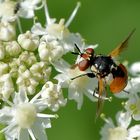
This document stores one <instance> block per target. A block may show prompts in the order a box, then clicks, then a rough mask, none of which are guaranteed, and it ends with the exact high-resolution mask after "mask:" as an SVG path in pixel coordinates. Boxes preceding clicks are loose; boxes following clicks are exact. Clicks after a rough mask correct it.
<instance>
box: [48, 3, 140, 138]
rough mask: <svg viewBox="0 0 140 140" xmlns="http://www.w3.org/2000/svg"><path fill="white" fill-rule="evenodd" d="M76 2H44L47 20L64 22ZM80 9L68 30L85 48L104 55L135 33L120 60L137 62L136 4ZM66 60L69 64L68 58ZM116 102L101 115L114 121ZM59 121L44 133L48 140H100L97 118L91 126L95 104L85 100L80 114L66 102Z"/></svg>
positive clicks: (139, 10) (139, 8)
mask: <svg viewBox="0 0 140 140" xmlns="http://www.w3.org/2000/svg"><path fill="white" fill-rule="evenodd" d="M76 3H77V1H76V0H48V7H49V12H50V16H51V17H56V18H57V20H58V21H59V19H60V18H65V19H66V20H67V19H68V17H69V15H70V14H71V12H72V10H73V9H74V7H75V5H76ZM81 3H82V6H81V8H80V9H79V11H78V14H77V16H76V18H75V19H74V21H73V22H72V24H71V25H70V27H69V29H70V31H71V32H79V33H80V34H81V35H82V36H83V38H85V40H86V43H88V44H96V43H97V44H99V47H98V48H97V49H96V53H102V54H108V53H109V52H110V51H111V50H112V49H113V48H114V47H116V45H118V44H119V43H120V42H121V41H122V40H123V39H125V37H126V36H127V35H128V34H129V32H130V31H131V30H132V29H134V28H136V32H135V34H134V35H133V37H132V38H131V40H130V42H129V47H128V49H127V50H126V51H125V52H124V53H123V55H121V58H120V59H121V60H128V61H129V62H130V64H131V63H133V62H135V61H139V60H140V39H139V38H140V0H116V1H114V0H105V1H102V0H81ZM68 57H69V59H71V61H72V62H73V58H71V55H68ZM122 101H123V100H121V101H120V99H118V98H115V97H114V98H113V101H112V102H111V103H110V102H106V103H105V106H104V110H103V112H104V113H105V114H106V116H110V117H112V118H115V114H116V113H117V112H118V111H119V110H122V108H123V107H122V106H121V102H122ZM58 114H59V119H57V120H53V122H52V128H51V129H47V134H48V138H49V140H100V134H99V133H100V129H101V127H102V126H103V124H104V122H103V121H102V120H101V119H100V118H99V119H98V120H97V121H96V122H95V114H96V103H93V102H91V101H90V100H89V99H87V98H86V97H85V98H84V104H83V106H82V109H81V110H77V108H76V103H75V102H74V101H69V102H68V104H67V106H66V107H64V108H61V109H60V110H59V112H58Z"/></svg>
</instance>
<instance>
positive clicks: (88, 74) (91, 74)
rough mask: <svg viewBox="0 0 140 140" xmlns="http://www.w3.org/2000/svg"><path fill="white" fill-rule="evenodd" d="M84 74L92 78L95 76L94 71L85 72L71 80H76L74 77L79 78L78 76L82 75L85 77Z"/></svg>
mask: <svg viewBox="0 0 140 140" xmlns="http://www.w3.org/2000/svg"><path fill="white" fill-rule="evenodd" d="M83 76H88V77H90V78H94V77H95V74H94V73H92V72H91V73H84V74H81V75H78V76H76V77H74V78H71V80H74V79H77V78H80V77H83Z"/></svg>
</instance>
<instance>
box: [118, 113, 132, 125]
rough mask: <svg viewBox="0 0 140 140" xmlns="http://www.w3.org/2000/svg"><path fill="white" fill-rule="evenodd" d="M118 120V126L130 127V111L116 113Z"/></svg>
mask: <svg viewBox="0 0 140 140" xmlns="http://www.w3.org/2000/svg"><path fill="white" fill-rule="evenodd" d="M116 120H117V123H118V126H121V127H123V128H128V126H129V124H130V123H131V115H130V113H129V112H125V113H124V112H122V111H120V112H118V113H117V115H116Z"/></svg>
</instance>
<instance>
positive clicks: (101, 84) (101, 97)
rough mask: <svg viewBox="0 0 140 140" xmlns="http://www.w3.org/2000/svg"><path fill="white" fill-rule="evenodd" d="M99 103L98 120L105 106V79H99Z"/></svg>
mask: <svg viewBox="0 0 140 140" xmlns="http://www.w3.org/2000/svg"><path fill="white" fill-rule="evenodd" d="M98 80H99V81H98V94H99V98H98V103H97V112H96V118H98V117H99V116H100V114H101V112H102V109H103V105H104V97H106V86H105V83H104V81H103V79H101V78H99V79H98Z"/></svg>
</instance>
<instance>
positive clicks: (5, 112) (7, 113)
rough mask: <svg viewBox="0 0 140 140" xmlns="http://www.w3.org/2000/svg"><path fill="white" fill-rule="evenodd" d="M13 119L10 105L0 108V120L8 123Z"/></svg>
mask: <svg viewBox="0 0 140 140" xmlns="http://www.w3.org/2000/svg"><path fill="white" fill-rule="evenodd" d="M12 120H13V112H12V109H11V108H10V107H3V108H2V109H1V110H0V122H1V123H4V124H10V123H11V122H12Z"/></svg>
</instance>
